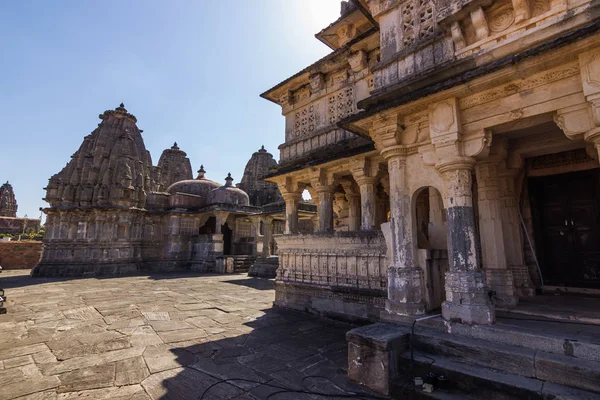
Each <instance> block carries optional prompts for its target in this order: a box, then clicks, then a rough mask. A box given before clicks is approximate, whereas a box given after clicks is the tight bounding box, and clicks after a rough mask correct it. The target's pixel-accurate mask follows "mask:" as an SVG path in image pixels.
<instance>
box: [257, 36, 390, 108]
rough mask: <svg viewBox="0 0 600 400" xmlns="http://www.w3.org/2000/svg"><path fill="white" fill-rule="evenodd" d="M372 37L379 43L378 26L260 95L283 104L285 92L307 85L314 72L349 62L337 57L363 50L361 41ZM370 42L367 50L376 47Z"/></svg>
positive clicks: (324, 70) (344, 58) (366, 44)
mask: <svg viewBox="0 0 600 400" xmlns="http://www.w3.org/2000/svg"><path fill="white" fill-rule="evenodd" d="M371 37H373V39H374V40H373V41H372V42H373V43H378V39H379V34H378V30H377V28H374V27H373V28H371V29H369V30H368V31H366V32H364V33H363V34H361V35H359V36H357V37H356V38H354V39H352V40H351V41H350V42H348V43H346V44H345V45H344V46H342V47H340V48H339V49H337V50H335V51H333V52H331V53H329V54H328V55H326V56H325V57H323V58H321V59H320V60H318V61H316V62H314V63H312V64H311V65H309V66H308V67H306V68H304V69H303V70H301V71H299V72H298V73H296V74H295V75H293V76H291V77H289V78H287V79H286V80H284V81H282V82H280V83H278V84H277V85H275V86H273V87H272V88H271V89H269V90H267V91H266V92H264V93H262V94H261V95H260V97H262V98H263V99H266V100H269V101H272V102H273V103H276V104H279V105H281V101H280V99H281V96H282V95H283V94H284V93H286V92H288V91H292V90H296V89H298V88H300V87H302V86H304V85H307V84H308V83H309V78H310V75H311V74H312V73H315V72H327V71H328V70H330V69H332V67H331V65H332V64H334V65H337V63H338V62H342V61H343V62H347V61H346V57H343V58H340V60H337V58H338V57H339V56H341V55H347V53H349V52H351V51H356V50H362V49H360V47H361V45H362V43H361V42H363V41H364V40H365V39H367V38H371ZM368 42H369V43H365V46H366V47H368V48H367V50H372V49H371V47H373V48H374V46H375V47H376V45H373V44H371V41H368Z"/></svg>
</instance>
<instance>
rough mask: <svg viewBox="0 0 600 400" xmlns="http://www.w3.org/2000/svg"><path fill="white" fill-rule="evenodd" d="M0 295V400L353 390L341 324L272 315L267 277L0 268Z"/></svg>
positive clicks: (302, 398)
mask: <svg viewBox="0 0 600 400" xmlns="http://www.w3.org/2000/svg"><path fill="white" fill-rule="evenodd" d="M0 287H2V288H5V289H6V293H7V296H8V299H9V301H8V302H7V307H8V310H9V312H8V314H5V315H0V332H1V335H0V400H9V399H19V400H25V399H27V400H32V399H36V400H48V399H52V400H54V399H76V398H77V399H95V400H96V399H134V400H142V399H198V398H199V397H200V396H201V394H202V393H203V392H204V391H205V390H207V389H208V388H209V386H211V385H213V384H215V383H217V382H219V381H220V380H224V379H231V380H229V381H227V382H223V383H220V384H218V385H216V386H214V387H212V388H211V389H210V390H208V392H207V393H206V394H205V397H204V399H213V400H215V399H234V398H235V399H265V398H266V397H267V396H269V395H270V394H272V393H274V392H279V391H284V390H296V391H313V392H323V393H328V394H336V395H338V394H339V395H346V394H348V392H349V391H350V392H355V391H364V389H363V388H361V387H360V386H358V385H355V384H352V383H350V382H349V381H348V379H347V376H346V373H345V370H346V365H347V361H346V360H347V345H346V341H345V336H344V335H345V333H346V332H347V331H348V330H349V329H351V328H352V327H351V326H350V325H346V324H341V323H336V322H331V321H327V320H323V319H320V318H316V317H315V316H311V315H308V314H303V313H296V312H292V311H286V310H281V309H277V308H273V307H272V303H273V300H274V297H275V294H274V289H273V283H272V282H270V281H268V280H266V279H251V278H248V277H247V276H245V274H235V275H207V274H204V275H201V276H197V275H195V274H193V273H181V274H180V273H173V274H156V275H151V276H129V277H119V278H106V279H102V278H89V279H65V278H54V279H45V278H30V277H29V276H28V275H26V272H24V271H5V272H4V273H3V274H2V275H0ZM236 379H239V380H236ZM321 398H324V397H322V396H316V395H308V394H306V393H298V392H286V393H280V394H278V395H276V396H273V397H272V399H274V400H282V399H299V400H310V399H313V400H316V399H321ZM333 398H335V397H333Z"/></svg>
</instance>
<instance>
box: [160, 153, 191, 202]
mask: <svg viewBox="0 0 600 400" xmlns="http://www.w3.org/2000/svg"><path fill="white" fill-rule="evenodd" d="M157 170H158V176H157V179H156V183H157V184H158V185H159V186H158V188H156V191H158V192H164V191H165V190H167V188H168V187H169V186H171V185H172V184H174V183H175V182H179V181H184V180H188V179H193V175H192V164H191V163H190V159H189V158H188V157H187V153H186V152H185V151H183V150H180V149H179V146H177V142H175V143H174V144H173V146H172V147H171V148H170V149H165V150H164V151H163V152H162V154H161V156H160V158H159V160H158V168H157Z"/></svg>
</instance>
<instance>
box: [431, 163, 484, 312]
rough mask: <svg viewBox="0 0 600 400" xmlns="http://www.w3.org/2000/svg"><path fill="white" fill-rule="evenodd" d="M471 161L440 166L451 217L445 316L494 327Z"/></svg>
mask: <svg viewBox="0 0 600 400" xmlns="http://www.w3.org/2000/svg"><path fill="white" fill-rule="evenodd" d="M474 164H475V161H474V160H473V159H471V158H467V157H464V158H457V159H455V160H446V162H444V163H443V164H439V165H437V166H436V169H437V170H438V172H439V173H440V175H441V176H442V179H443V182H444V187H445V190H444V192H445V193H444V198H445V204H446V209H447V215H448V262H449V267H450V270H449V271H448V272H447V273H446V301H445V302H444V303H443V304H442V315H443V317H444V319H446V320H448V321H460V322H463V323H467V324H492V323H494V321H495V317H496V316H495V309H494V306H493V305H492V304H491V302H490V298H489V296H488V290H487V287H486V284H485V278H484V276H483V273H482V271H481V269H480V268H479V259H478V251H477V232H476V230H475V214H474V213H473V195H472V189H471V187H472V171H473V165H474Z"/></svg>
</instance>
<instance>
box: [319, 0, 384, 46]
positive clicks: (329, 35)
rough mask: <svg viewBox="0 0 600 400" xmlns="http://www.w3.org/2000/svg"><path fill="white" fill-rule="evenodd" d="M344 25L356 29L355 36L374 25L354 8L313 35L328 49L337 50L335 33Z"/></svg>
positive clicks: (336, 35)
mask: <svg viewBox="0 0 600 400" xmlns="http://www.w3.org/2000/svg"><path fill="white" fill-rule="evenodd" d="M345 25H352V26H354V27H356V29H357V36H360V35H361V34H362V33H364V32H366V31H368V30H369V29H371V28H373V27H374V25H373V24H372V23H371V22H369V20H368V19H367V17H365V15H364V14H363V13H362V12H361V11H360V10H359V9H358V8H355V9H354V10H352V11H350V12H348V13H346V14H345V15H342V16H341V17H340V18H338V19H337V20H336V21H334V22H332V23H331V24H329V26H327V27H326V28H324V29H322V30H321V31H320V32H319V33H317V34H316V35H315V37H316V38H317V39H319V40H320V41H321V42H323V43H324V44H325V45H327V46H328V47H329V48H330V49H332V50H337V49H338V48H340V47H341V46H340V45H339V39H338V34H337V32H338V30H339V29H340V28H342V27H343V26H345Z"/></svg>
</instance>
